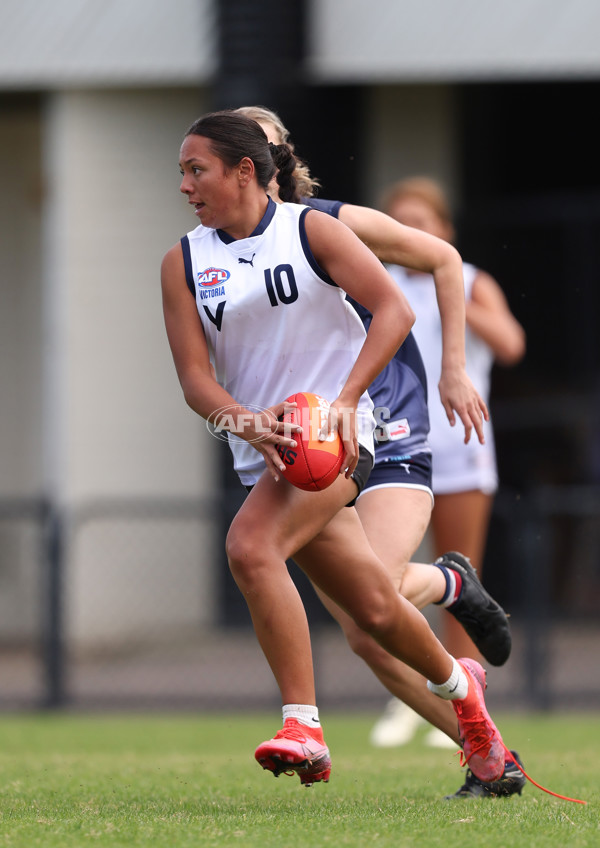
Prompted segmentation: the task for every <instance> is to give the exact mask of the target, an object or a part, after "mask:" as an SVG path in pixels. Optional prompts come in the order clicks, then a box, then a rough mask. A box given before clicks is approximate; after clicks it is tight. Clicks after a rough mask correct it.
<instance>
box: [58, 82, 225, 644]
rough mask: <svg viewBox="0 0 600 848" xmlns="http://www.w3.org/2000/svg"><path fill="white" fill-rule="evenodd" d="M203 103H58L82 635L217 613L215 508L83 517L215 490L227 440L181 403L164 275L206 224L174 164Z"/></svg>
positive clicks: (85, 97)
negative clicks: (180, 517)
mask: <svg viewBox="0 0 600 848" xmlns="http://www.w3.org/2000/svg"><path fill="white" fill-rule="evenodd" d="M203 109H204V107H203V104H202V103H201V102H200V97H199V95H198V94H197V93H196V92H191V91H164V92H160V91H142V92H140V91H137V92H129V91H114V92H109V91H85V92H62V93H57V94H54V95H52V96H51V97H50V98H49V100H48V105H47V109H46V114H45V118H44V135H43V150H44V156H45V168H46V173H47V174H48V186H47V193H46V201H45V207H44V244H45V250H44V272H45V275H46V276H45V279H44V291H45V301H44V303H45V306H44V308H45V316H44V321H45V328H46V338H45V343H46V349H45V361H46V363H47V370H46V379H45V385H46V393H45V398H44V404H45V410H44V421H45V457H44V459H45V482H46V486H45V488H46V490H47V491H48V492H49V493H51V494H52V497H53V500H54V502H55V503H57V504H60V505H61V506H62V508H63V511H64V514H65V516H67V518H68V519H69V523H68V527H69V528H70V530H71V533H72V537H71V538H72V541H73V544H72V545H71V546H70V547H69V553H70V556H69V560H68V562H67V574H66V586H67V601H68V607H67V625H68V632H69V635H70V636H71V637H72V638H73V639H74V641H75V643H76V644H78V645H82V644H90V643H94V642H96V641H97V640H101V641H102V642H107V641H109V642H110V641H113V640H118V639H120V638H121V637H122V636H123V635H125V634H126V635H128V636H129V637H131V636H135V635H137V636H140V637H141V635H145V636H146V637H147V635H148V628H150V629H151V630H152V629H153V628H154V629H156V631H157V632H158V631H159V630H160V629H161V628H162V632H163V634H164V633H165V632H166V631H168V629H169V627H171V629H178V630H181V629H185V628H186V627H193V626H198V624H199V623H202V622H206V621H209V620H210V618H211V616H212V610H213V607H214V604H213V602H212V595H213V579H214V564H215V560H216V557H215V551H214V543H213V516H212V515H209V514H207V515H206V517H205V519H204V521H203V522H202V523H201V525H200V526H198V525H197V524H192V525H191V527H187V528H184V529H183V530H181V529H179V530H178V528H179V524H178V522H177V521H175V523H173V521H168V520H167V521H166V523H165V524H164V526H162V527H161V522H160V521H159V522H158V523H157V522H156V521H154V522H153V523H148V525H147V526H144V525H140V524H136V523H135V522H134V524H135V527H134V528H133V529H132V525H131V523H127V522H126V521H125V519H126V515H124V516H117V517H116V518H115V517H113V518H110V517H108V518H107V517H106V516H105V517H100V519H98V518H96V519H95V520H93V521H91V520H87V521H86V522H85V523H83V524H81V523H78V516H80V514H81V513H80V511H81V509H82V508H84V507H86V506H88V505H90V504H94V503H98V502H100V503H105V504H107V503H108V504H110V502H111V501H112V502H114V501H115V499H117V500H118V499H135V498H148V497H155V498H159V499H164V498H168V497H179V498H182V497H183V498H185V497H191V498H196V497H202V496H204V495H206V496H207V497H211V496H212V495H213V487H214V479H215V473H216V472H215V468H214V461H213V460H214V454H213V448H214V445H215V443H214V441H213V440H212V438H211V437H210V436H209V435H208V433H207V431H206V429H205V427H204V426H203V424H202V422H201V420H200V419H199V418H198V416H196V415H194V414H193V413H192V412H191V411H190V410H189V409H188V407H187V406H186V405H185V403H184V400H183V396H182V393H181V390H180V388H179V384H178V382H177V377H176V374H175V370H174V367H173V364H172V359H171V354H170V351H169V348H168V344H167V340H166V335H165V330H164V325H163V317H162V308H161V296H160V282H159V273H160V263H161V259H162V256H163V255H164V253H165V252H166V250H167V249H168V248H169V247H170V246H171V245H172V244H174V243H175V242H176V241H177V240H178V238H179V237H180V236H181V235H182V234H183V233H185V232H186V231H187V230H188V229H191V228H192V227H193V226H195V221H194V219H193V217H192V215H191V213H190V211H189V208H188V206H187V204H186V202H185V199H184V198H183V196H181V195H180V193H179V179H180V178H179V172H178V165H177V162H178V152H179V145H180V143H181V139H182V137H183V133H184V131H185V129H186V128H187V126H188V125H189V124H190V123H191V121H192V120H193V119H194V118H195V117H197V115H198V114H199V113H200V112H202V111H203ZM124 521H125V524H124ZM161 539H162V540H163V541H162V542H161ZM165 539H170V543H169V544H166V543H165V541H164V540H165ZM124 611H126V612H125V614H123V613H124Z"/></svg>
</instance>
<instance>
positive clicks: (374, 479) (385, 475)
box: [362, 452, 433, 499]
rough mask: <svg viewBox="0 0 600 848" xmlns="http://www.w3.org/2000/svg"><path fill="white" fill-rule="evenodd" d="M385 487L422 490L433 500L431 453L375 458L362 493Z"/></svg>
mask: <svg viewBox="0 0 600 848" xmlns="http://www.w3.org/2000/svg"><path fill="white" fill-rule="evenodd" d="M376 453H377V452H376ZM385 487H395V488H397V487H404V488H411V489H424V490H425V491H427V492H429V494H430V495H431V498H432V499H433V491H432V488H431V453H429V452H423V453H416V454H412V455H410V454H398V455H397V456H387V457H385V458H384V459H379V460H378V459H377V456H376V461H375V465H374V467H373V470H372V471H371V473H370V475H369V479H368V480H367V482H366V485H365V486H364V488H363V490H362V491H364V492H368V491H369V490H370V489H382V488H385Z"/></svg>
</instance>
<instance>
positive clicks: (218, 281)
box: [198, 268, 230, 288]
mask: <svg viewBox="0 0 600 848" xmlns="http://www.w3.org/2000/svg"><path fill="white" fill-rule="evenodd" d="M229 277H230V274H229V271H226V270H225V269H224V268H205V269H204V271H198V285H199V286H202V288H211V287H212V286H219V285H222V284H223V283H225V282H227V280H228V279H229Z"/></svg>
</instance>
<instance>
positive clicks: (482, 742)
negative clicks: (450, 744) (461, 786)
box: [457, 705, 492, 766]
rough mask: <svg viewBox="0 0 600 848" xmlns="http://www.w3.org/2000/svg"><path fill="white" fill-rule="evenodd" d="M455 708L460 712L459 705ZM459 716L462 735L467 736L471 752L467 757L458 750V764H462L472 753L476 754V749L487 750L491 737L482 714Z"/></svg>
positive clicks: (483, 751) (464, 763) (484, 751)
mask: <svg viewBox="0 0 600 848" xmlns="http://www.w3.org/2000/svg"><path fill="white" fill-rule="evenodd" d="M457 710H460V711H461V713H462V710H461V709H460V705H457ZM461 718H462V722H461V723H462V729H463V736H466V737H468V739H469V744H470V745H471V753H470V754H469V756H468V757H467V756H465V753H464V751H461V752H460V764H461V766H464V765H466V764H467V763H468V761H469V760H470V759H471V757H472V756H473V754H476V753H477V752H478V751H481V752H482V753H486V752H487V751H489V749H490V746H491V743H492V738H491V737H490V731H489V727H488V723H487V721H486V719H485V716H484V715H482V714H479V715H475V716H473V717H469V718H467V717H466V716H465V715H464V714H462V716H461Z"/></svg>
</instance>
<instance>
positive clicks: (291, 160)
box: [269, 142, 300, 203]
mask: <svg viewBox="0 0 600 848" xmlns="http://www.w3.org/2000/svg"><path fill="white" fill-rule="evenodd" d="M269 150H270V151H271V156H272V157H273V162H274V163H275V167H276V168H277V177H276V179H277V184H278V185H279V197H280V199H281V200H283V201H287V202H289V203H299V202H300V193H299V191H298V183H297V181H296V176H295V171H296V164H297V159H296V156H295V155H294V152H293V150H292V148H291V147H290V145H289V144H273V143H272V142H269Z"/></svg>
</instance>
